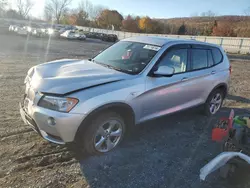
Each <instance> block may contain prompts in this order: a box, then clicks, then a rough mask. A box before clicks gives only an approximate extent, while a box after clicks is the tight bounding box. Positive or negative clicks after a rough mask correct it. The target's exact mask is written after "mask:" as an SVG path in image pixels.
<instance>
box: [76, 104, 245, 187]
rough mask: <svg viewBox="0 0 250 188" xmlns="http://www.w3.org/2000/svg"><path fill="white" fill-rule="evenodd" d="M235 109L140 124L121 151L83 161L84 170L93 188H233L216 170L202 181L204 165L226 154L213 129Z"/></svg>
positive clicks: (193, 112)
mask: <svg viewBox="0 0 250 188" xmlns="http://www.w3.org/2000/svg"><path fill="white" fill-rule="evenodd" d="M230 110H231V109H228V108H223V109H221V111H220V112H219V113H218V115H216V116H214V117H209V118H208V117H205V116H203V115H201V113H200V112H199V109H192V110H187V111H183V112H181V113H177V114H174V115H170V116H165V117H162V118H158V119H156V120H152V121H149V122H147V123H143V124H141V125H138V126H136V128H135V129H134V130H133V131H132V132H131V133H130V134H129V135H128V136H126V138H125V140H124V141H123V142H122V143H121V144H120V146H119V147H118V148H117V149H115V150H113V151H111V152H109V153H107V154H104V155H100V156H91V157H87V158H86V157H85V158H84V159H82V160H80V164H81V170H82V173H83V175H84V177H85V178H86V180H87V182H88V183H89V185H90V187H173V188H174V187H183V188H184V187H185V188H186V187H193V188H198V187H220V188H221V187H230V186H229V182H228V181H221V179H219V178H218V176H217V175H218V174H217V175H216V173H215V175H212V176H211V177H212V178H210V179H209V180H208V181H207V182H201V181H200V180H199V170H200V168H202V167H203V166H204V165H205V164H206V163H207V162H208V161H210V160H211V159H212V158H214V157H215V156H216V155H218V154H219V153H220V152H221V150H220V144H218V143H214V142H212V141H211V130H212V127H213V125H214V124H215V123H216V121H217V120H218V119H219V118H220V117H228V116H229V113H230ZM235 113H236V114H246V113H247V111H245V110H241V109H235ZM247 178H249V176H248V177H247ZM241 181H242V180H241ZM235 182H236V183H235ZM235 182H234V185H237V184H239V183H240V182H238V181H235ZM244 186H245V184H242V186H241V187H244Z"/></svg>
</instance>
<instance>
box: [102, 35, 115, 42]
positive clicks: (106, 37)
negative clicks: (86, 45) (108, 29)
mask: <svg viewBox="0 0 250 188" xmlns="http://www.w3.org/2000/svg"><path fill="white" fill-rule="evenodd" d="M101 40H102V41H108V42H116V41H117V40H118V37H117V35H114V34H104V33H103V34H101Z"/></svg>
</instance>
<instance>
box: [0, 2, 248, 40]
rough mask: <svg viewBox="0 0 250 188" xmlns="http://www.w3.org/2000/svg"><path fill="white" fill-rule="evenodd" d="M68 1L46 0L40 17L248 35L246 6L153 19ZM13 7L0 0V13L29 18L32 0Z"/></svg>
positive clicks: (184, 32)
mask: <svg viewBox="0 0 250 188" xmlns="http://www.w3.org/2000/svg"><path fill="white" fill-rule="evenodd" d="M71 3H72V0H46V3H45V7H44V19H45V20H46V21H48V22H52V23H60V24H68V25H79V26H86V27H96V28H102V29H113V30H120V31H127V32H136V33H152V34H154V33H155V34H175V35H204V36H226V37H250V8H248V9H246V10H245V11H244V13H245V14H246V16H217V15H216V14H215V13H213V12H212V11H207V12H203V13H201V14H200V15H198V14H194V15H192V17H189V18H173V19H154V18H150V17H149V16H133V15H127V16H124V15H122V14H121V13H119V12H118V11H117V10H110V9H108V8H106V7H104V6H101V5H94V4H92V3H91V2H90V1H89V0H81V1H80V2H79V4H78V6H77V8H74V9H72V8H70V5H71ZM16 4H17V9H16V10H11V9H9V10H5V9H4V7H5V6H6V5H7V0H0V16H6V17H12V18H13V17H14V18H19V19H27V18H29V12H30V10H31V9H32V7H33V5H34V3H33V2H32V0H16Z"/></svg>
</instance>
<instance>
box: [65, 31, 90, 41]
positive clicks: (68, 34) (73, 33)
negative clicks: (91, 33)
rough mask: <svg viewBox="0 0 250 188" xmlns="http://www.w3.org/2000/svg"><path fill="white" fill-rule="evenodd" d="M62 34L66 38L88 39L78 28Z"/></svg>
mask: <svg viewBox="0 0 250 188" xmlns="http://www.w3.org/2000/svg"><path fill="white" fill-rule="evenodd" d="M60 36H61V37H62V38H66V39H78V40H86V36H85V35H84V34H82V33H80V32H79V31H77V30H67V31H65V32H64V33H62V34H61V35H60Z"/></svg>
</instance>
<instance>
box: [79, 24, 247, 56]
mask: <svg viewBox="0 0 250 188" xmlns="http://www.w3.org/2000/svg"><path fill="white" fill-rule="evenodd" d="M77 27H78V28H79V29H83V30H84V31H89V32H98V33H108V34H116V35H117V36H118V38H119V39H120V40H121V39H124V38H128V37H133V36H143V35H144V36H163V37H170V38H183V39H193V40H198V41H202V42H208V43H213V44H218V45H220V46H222V47H223V48H224V49H225V51H227V52H229V53H240V54H249V53H250V38H237V37H210V36H189V35H167V34H165V35H164V34H146V33H130V32H123V31H112V30H107V29H97V28H90V27H81V26H77Z"/></svg>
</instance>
